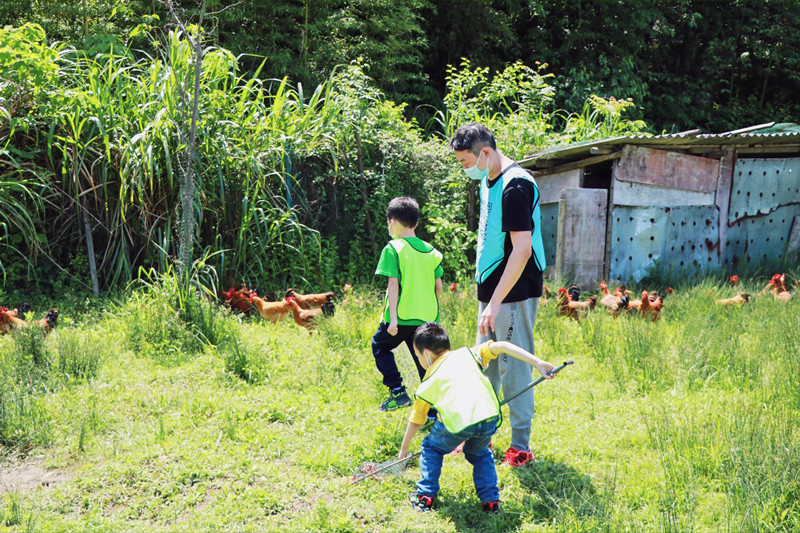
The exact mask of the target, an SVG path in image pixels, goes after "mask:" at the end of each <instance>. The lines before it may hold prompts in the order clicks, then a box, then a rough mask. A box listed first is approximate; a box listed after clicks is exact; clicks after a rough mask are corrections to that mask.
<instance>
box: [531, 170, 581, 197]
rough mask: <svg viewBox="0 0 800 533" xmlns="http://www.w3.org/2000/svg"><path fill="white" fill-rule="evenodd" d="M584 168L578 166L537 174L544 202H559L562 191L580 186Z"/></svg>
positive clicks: (537, 183) (537, 182)
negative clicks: (554, 172) (573, 168)
mask: <svg viewBox="0 0 800 533" xmlns="http://www.w3.org/2000/svg"><path fill="white" fill-rule="evenodd" d="M582 175H583V169H581V168H576V169H575V170H569V171H567V172H559V173H557V174H546V175H544V176H536V186H537V187H539V198H540V200H539V201H540V202H541V203H542V204H552V203H555V204H557V203H558V199H559V197H560V195H561V191H563V190H564V189H573V188H577V187H580V185H581V176H582Z"/></svg>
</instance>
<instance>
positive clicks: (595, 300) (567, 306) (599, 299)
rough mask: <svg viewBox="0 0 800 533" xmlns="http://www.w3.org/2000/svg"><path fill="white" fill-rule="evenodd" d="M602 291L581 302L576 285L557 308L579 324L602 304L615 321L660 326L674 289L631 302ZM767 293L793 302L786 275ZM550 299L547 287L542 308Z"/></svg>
mask: <svg viewBox="0 0 800 533" xmlns="http://www.w3.org/2000/svg"><path fill="white" fill-rule="evenodd" d="M728 283H729V284H730V286H731V287H738V286H739V276H737V275H733V276H731V277H730V278H729V279H728ZM796 285H797V286H798V287H800V280H798V281H797V282H796ZM599 288H600V294H599V295H595V294H592V295H591V296H589V297H588V298H586V299H585V300H581V299H580V292H581V290H580V288H579V287H578V286H577V285H572V286H571V287H570V288H569V289H565V288H563V287H562V288H560V289H558V292H557V298H556V305H557V309H558V312H559V314H560V315H562V316H566V317H569V318H572V319H574V320H580V318H581V317H585V316H586V315H587V314H588V313H589V312H590V311H593V310H594V309H595V308H596V307H597V305H598V304H600V306H602V307H604V308H605V309H606V310H607V311H608V313H609V314H610V315H611V316H613V317H614V318H617V317H618V316H620V315H621V314H626V315H634V316H641V317H642V318H644V319H646V320H652V321H653V322H657V321H658V320H659V319H660V318H661V310H662V309H663V308H664V298H666V296H667V294H671V293H672V292H673V290H672V288H671V287H667V290H666V292H665V293H664V294H657V293H652V294H650V293H648V292H647V291H642V298H641V300H632V299H631V298H630V294H631V291H629V290H625V289H624V288H623V287H617V288H616V289H614V291H613V292H610V291H609V290H608V285H607V284H606V282H605V280H603V281H601V282H600V285H599ZM767 293H770V294H772V295H773V296H774V298H775V299H776V300H779V301H782V302H788V301H789V300H790V299H791V298H792V293H791V292H789V291H788V290H787V289H786V275H785V274H775V275H774V276H772V278H771V279H770V280H769V283H767V285H766V287H764V288H763V289H761V292H759V293H758V296H763V295H765V294H767ZM549 296H550V291H549V290H548V289H547V287H544V294H543V296H542V299H541V301H540V305H546V304H547V300H548V297H549ZM750 298H751V296H750V294H748V293H746V292H742V291H739V292H738V293H737V294H736V296H734V297H732V298H720V299H717V300H715V302H716V304H718V305H743V304H746V303H747V302H748V301H749V300H750Z"/></svg>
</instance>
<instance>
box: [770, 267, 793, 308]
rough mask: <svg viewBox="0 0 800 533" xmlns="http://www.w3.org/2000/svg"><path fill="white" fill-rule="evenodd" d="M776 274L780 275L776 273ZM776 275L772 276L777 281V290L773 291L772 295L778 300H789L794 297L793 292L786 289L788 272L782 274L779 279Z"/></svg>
mask: <svg viewBox="0 0 800 533" xmlns="http://www.w3.org/2000/svg"><path fill="white" fill-rule="evenodd" d="M775 276H778V275H777V274H775ZM775 276H772V280H773V281H774V282H775V291H773V292H772V295H773V296H774V297H775V299H776V300H780V301H782V302H788V301H789V300H791V299H792V293H791V292H789V291H787V290H786V274H781V275H780V276H778V278H777V279H776V278H775Z"/></svg>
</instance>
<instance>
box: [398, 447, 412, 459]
mask: <svg viewBox="0 0 800 533" xmlns="http://www.w3.org/2000/svg"><path fill="white" fill-rule="evenodd" d="M408 454H409V451H408V446H406V447H405V448H400V453H398V454H397V458H398V459H403V458H405V457H408Z"/></svg>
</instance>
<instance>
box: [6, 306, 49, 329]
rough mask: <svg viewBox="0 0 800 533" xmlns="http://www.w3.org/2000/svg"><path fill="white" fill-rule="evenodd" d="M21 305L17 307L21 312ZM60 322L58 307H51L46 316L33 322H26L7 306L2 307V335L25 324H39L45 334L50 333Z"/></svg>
mask: <svg viewBox="0 0 800 533" xmlns="http://www.w3.org/2000/svg"><path fill="white" fill-rule="evenodd" d="M20 307H21V306H18V307H17V311H18V312H19V310H20ZM57 323H58V309H56V308H53V309H50V310H49V311H48V312H47V314H46V315H45V316H44V318H41V319H39V320H35V321H33V322H25V320H23V319H21V318H17V317H16V316H14V313H13V311H9V310H8V308H7V307H0V335H5V334H6V333H8V332H9V331H11V330H13V329H15V328H19V327H25V326H39V327H41V328H42V329H43V330H44V334H45V335H48V334H49V333H50V332H51V331H53V329H55V327H56V324H57Z"/></svg>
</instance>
